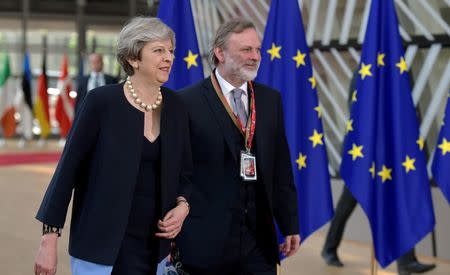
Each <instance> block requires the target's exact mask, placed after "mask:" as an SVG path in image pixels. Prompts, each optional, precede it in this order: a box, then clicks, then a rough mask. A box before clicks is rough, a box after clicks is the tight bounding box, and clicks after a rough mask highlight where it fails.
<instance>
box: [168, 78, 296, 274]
mask: <svg viewBox="0 0 450 275" xmlns="http://www.w3.org/2000/svg"><path fill="white" fill-rule="evenodd" d="M253 85H254V91H255V103H256V131H255V141H256V144H257V146H256V152H255V155H256V162H257V169H258V183H259V182H262V184H263V185H264V190H265V195H266V196H267V198H266V199H267V201H268V204H269V205H268V209H270V212H271V213H269V221H268V222H267V224H268V228H267V229H268V232H269V235H268V236H267V237H266V240H267V242H268V243H269V247H271V249H272V250H271V251H270V253H269V254H271V255H273V257H276V259H272V260H273V262H274V263H275V262H277V261H278V245H277V237H276V233H275V229H274V224H273V218H270V217H274V218H275V219H276V222H277V224H278V226H279V228H280V230H281V232H282V233H283V235H285V236H286V235H292V234H298V232H299V225H298V210H297V193H296V188H295V185H294V183H293V175H292V168H291V161H290V155H289V149H288V145H287V141H286V136H285V130H284V123H283V112H282V107H281V97H280V94H279V93H278V92H277V91H275V90H273V89H271V88H269V87H267V86H263V85H261V84H258V83H253ZM179 93H180V95H181V98H182V100H183V102H184V103H185V106H186V108H188V113H189V127H190V134H191V147H192V158H193V163H194V173H193V178H192V186H193V191H192V194H191V199H190V205H191V211H190V214H189V216H188V218H187V219H186V220H185V223H184V225H183V228H182V232H181V233H180V234H179V235H178V237H177V246H178V247H179V248H180V253H181V257H182V261H183V262H184V263H186V264H189V265H193V266H197V267H201V268H211V267H214V266H215V265H218V264H221V257H222V256H223V253H224V251H223V250H224V247H225V245H226V243H227V240H228V239H229V234H230V228H231V219H232V209H231V208H232V205H231V204H232V202H233V201H236V197H237V196H239V185H237V184H232V183H233V182H236V181H239V180H240V178H239V177H240V176H239V167H238V163H239V158H240V156H239V155H238V154H239V150H241V149H243V144H235V142H234V141H233V130H234V129H233V128H232V127H236V126H234V124H233V123H232V122H231V118H230V117H229V115H228V113H227V112H226V110H225V107H224V106H223V104H222V102H221V101H220V99H219V97H218V96H217V94H216V92H215V90H214V87H213V85H212V82H211V78H207V79H205V80H203V81H201V82H199V83H197V84H195V85H193V86H191V87H189V88H186V89H184V90H181V91H180V92H179Z"/></svg>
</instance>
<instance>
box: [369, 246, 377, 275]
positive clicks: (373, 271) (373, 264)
mask: <svg viewBox="0 0 450 275" xmlns="http://www.w3.org/2000/svg"><path fill="white" fill-rule="evenodd" d="M371 258H372V259H371V263H370V275H377V273H378V263H377V259H376V258H375V248H374V246H373V244H372V249H371Z"/></svg>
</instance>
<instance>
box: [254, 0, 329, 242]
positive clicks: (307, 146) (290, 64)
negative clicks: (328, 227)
mask: <svg viewBox="0 0 450 275" xmlns="http://www.w3.org/2000/svg"><path fill="white" fill-rule="evenodd" d="M261 54H262V61H261V67H260V69H259V72H258V77H257V79H256V80H257V81H258V82H261V83H264V84H267V85H269V86H271V87H274V88H275V89H277V90H279V91H280V93H281V96H282V100H283V109H284V118H285V124H286V135H287V139H288V143H289V149H290V153H291V156H292V159H293V163H292V165H293V166H294V169H293V170H294V177H295V182H296V186H297V193H298V204H299V205H298V210H299V224H300V237H301V239H302V241H304V240H306V238H307V237H308V236H309V235H311V234H312V233H313V232H314V231H315V230H317V229H318V228H319V227H321V226H322V225H324V224H325V223H327V222H328V221H329V220H330V219H331V217H332V216H333V203H332V197H331V189H330V178H329V174H328V161H327V155H326V149H325V141H324V133H323V128H322V122H321V120H320V117H321V112H320V106H319V102H318V97H317V91H316V80H315V78H314V76H313V71H312V66H311V59H310V56H309V49H308V46H307V44H306V39H305V33H304V30H303V23H302V17H301V14H300V8H299V6H298V3H297V0H284V1H281V0H272V3H271V6H270V10H269V17H268V21H267V25H266V30H265V33H264V39H263V43H262V49H261Z"/></svg>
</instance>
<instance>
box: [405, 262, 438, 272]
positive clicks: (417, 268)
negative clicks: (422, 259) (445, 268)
mask: <svg viewBox="0 0 450 275" xmlns="http://www.w3.org/2000/svg"><path fill="white" fill-rule="evenodd" d="M435 267H436V265H435V264H422V263H419V262H418V261H413V262H410V263H408V264H406V265H404V266H399V267H398V273H399V274H400V275H409V274H410V273H424V272H427V271H430V270H432V269H433V268H435Z"/></svg>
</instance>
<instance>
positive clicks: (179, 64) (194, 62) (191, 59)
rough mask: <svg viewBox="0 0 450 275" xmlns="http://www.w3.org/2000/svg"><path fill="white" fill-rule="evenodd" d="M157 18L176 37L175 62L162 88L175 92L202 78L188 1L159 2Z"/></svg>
mask: <svg viewBox="0 0 450 275" xmlns="http://www.w3.org/2000/svg"><path fill="white" fill-rule="evenodd" d="M158 17H159V18H160V19H161V20H162V21H163V22H164V23H165V24H167V25H168V26H169V27H170V28H172V30H173V31H174V32H175V35H176V45H175V60H174V63H173V66H172V71H171V73H170V77H169V81H167V82H166V83H165V85H164V86H166V87H168V88H171V89H174V90H177V89H180V88H183V87H185V86H188V85H190V84H192V83H195V82H197V81H199V80H201V79H203V78H204V76H203V66H202V58H201V56H200V51H199V50H198V43H197V35H196V33H195V25H194V19H193V17H192V10H191V2H190V1H189V0H161V2H160V4H159V10H158Z"/></svg>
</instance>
